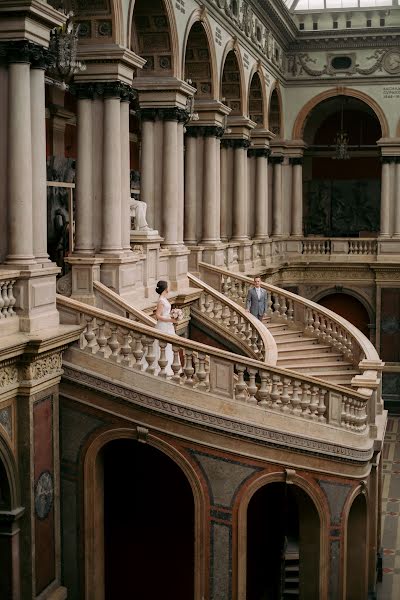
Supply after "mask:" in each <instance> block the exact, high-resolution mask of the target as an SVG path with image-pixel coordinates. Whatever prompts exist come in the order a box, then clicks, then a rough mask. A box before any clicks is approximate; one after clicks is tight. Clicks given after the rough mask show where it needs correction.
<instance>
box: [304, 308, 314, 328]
mask: <svg viewBox="0 0 400 600" xmlns="http://www.w3.org/2000/svg"><path fill="white" fill-rule="evenodd" d="M304 316H305V325H306V327H305V328H304V333H306V334H308V335H311V334H312V333H313V332H314V328H313V324H314V319H313V316H312V310H311V308H306V309H305V314H304Z"/></svg>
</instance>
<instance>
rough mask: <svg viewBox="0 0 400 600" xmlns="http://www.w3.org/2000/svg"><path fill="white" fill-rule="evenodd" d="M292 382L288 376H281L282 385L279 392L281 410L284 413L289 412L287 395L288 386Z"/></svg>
mask: <svg viewBox="0 0 400 600" xmlns="http://www.w3.org/2000/svg"><path fill="white" fill-rule="evenodd" d="M291 383H292V380H291V379H289V378H288V377H284V378H283V386H282V394H281V403H282V404H281V411H282V412H284V413H286V412H289V403H290V396H289V386H290V384H291Z"/></svg>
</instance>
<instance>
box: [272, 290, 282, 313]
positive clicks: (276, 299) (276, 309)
mask: <svg viewBox="0 0 400 600" xmlns="http://www.w3.org/2000/svg"><path fill="white" fill-rule="evenodd" d="M273 301H274V303H273V309H274V312H273V315H274V316H279V315H280V312H279V309H280V304H279V294H277V293H274V295H273Z"/></svg>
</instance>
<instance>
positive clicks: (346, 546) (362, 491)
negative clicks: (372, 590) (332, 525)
mask: <svg viewBox="0 0 400 600" xmlns="http://www.w3.org/2000/svg"><path fill="white" fill-rule="evenodd" d="M360 500H361V501H362V506H358V504H360ZM368 500H369V498H368V490H367V488H366V485H365V483H364V482H362V483H361V484H360V485H358V486H356V487H355V488H354V489H353V490H352V492H351V493H350V495H349V497H348V498H347V500H346V503H345V505H344V507H343V530H344V539H343V565H344V568H343V577H342V589H343V598H346V597H348V595H349V596H350V597H351V598H354V600H356V599H357V598H360V600H361V598H365V597H366V595H367V593H368V592H367V581H368V546H369V515H368V504H369V502H368ZM355 510H358V512H359V513H361V514H357V515H352V511H353V512H354V511H355ZM363 513H364V514H363ZM362 545H363V548H362ZM362 560H364V564H363V563H361V565H360V561H362ZM360 572H361V573H363V575H364V576H363V577H361V582H360V581H358V582H357V581H356V582H355V581H354V580H353V581H351V580H349V574H350V575H354V574H359V573H360ZM360 587H361V590H360ZM349 590H350V594H349ZM357 592H359V596H358V595H357Z"/></svg>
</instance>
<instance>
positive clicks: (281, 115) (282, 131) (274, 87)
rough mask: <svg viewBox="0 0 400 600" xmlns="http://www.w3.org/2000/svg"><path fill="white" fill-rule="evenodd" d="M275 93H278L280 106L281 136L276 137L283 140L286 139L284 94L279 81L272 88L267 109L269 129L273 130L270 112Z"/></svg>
mask: <svg viewBox="0 0 400 600" xmlns="http://www.w3.org/2000/svg"><path fill="white" fill-rule="evenodd" d="M274 93H276V96H277V99H278V105H279V136H277V135H276V134H275V137H277V138H278V137H279V139H282V138H284V135H285V132H284V119H283V102H282V92H281V88H280V85H279V82H278V81H276V82H275V84H274V85H273V86H272V88H271V89H270V92H269V98H268V105H267V107H266V113H267V128H268V129H270V130H271V122H270V110H271V101H272V95H273V94H274ZM271 131H272V130H271ZM272 133H274V132H272Z"/></svg>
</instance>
